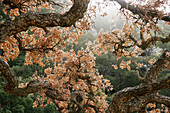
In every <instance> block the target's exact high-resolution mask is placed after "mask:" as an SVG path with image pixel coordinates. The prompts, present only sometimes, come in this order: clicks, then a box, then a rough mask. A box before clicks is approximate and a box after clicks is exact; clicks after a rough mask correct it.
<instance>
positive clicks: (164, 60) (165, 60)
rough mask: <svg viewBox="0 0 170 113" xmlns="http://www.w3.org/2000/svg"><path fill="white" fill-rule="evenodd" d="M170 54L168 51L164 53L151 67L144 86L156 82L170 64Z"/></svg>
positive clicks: (144, 80)
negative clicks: (169, 54)
mask: <svg viewBox="0 0 170 113" xmlns="http://www.w3.org/2000/svg"><path fill="white" fill-rule="evenodd" d="M168 52H169V51H168V50H166V51H164V53H163V54H162V55H161V56H160V57H159V59H158V60H157V61H156V62H155V63H154V64H153V65H152V66H151V68H150V69H149V70H148V72H147V73H146V75H145V77H144V79H143V81H142V82H143V84H151V83H153V82H156V80H157V77H158V75H159V73H160V72H161V71H163V69H164V68H165V64H170V63H169V62H170V57H169V56H168V55H167V53H168Z"/></svg>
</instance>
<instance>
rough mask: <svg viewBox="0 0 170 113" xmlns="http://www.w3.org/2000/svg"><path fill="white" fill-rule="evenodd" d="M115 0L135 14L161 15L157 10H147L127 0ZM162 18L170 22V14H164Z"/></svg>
mask: <svg viewBox="0 0 170 113" xmlns="http://www.w3.org/2000/svg"><path fill="white" fill-rule="evenodd" d="M113 1H116V2H118V3H119V4H120V5H121V8H125V9H127V10H129V11H131V12H132V13H133V14H138V15H143V16H145V15H148V16H151V17H152V18H154V17H158V16H159V15H160V14H159V13H158V12H157V11H155V10H149V11H147V10H145V9H141V8H140V7H139V6H135V5H132V4H130V3H127V2H126V1H125V0H113ZM161 19H162V20H164V21H167V22H170V16H169V15H164V16H163V17H162V18H161Z"/></svg>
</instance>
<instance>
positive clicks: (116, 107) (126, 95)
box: [107, 76, 170, 113]
mask: <svg viewBox="0 0 170 113" xmlns="http://www.w3.org/2000/svg"><path fill="white" fill-rule="evenodd" d="M165 88H170V76H169V77H168V78H167V79H165V80H162V81H160V82H157V83H152V84H149V85H144V86H143V85H140V86H136V87H129V88H125V89H123V90H121V91H119V92H117V93H116V94H115V95H114V97H113V99H112V102H111V104H110V106H109V108H108V110H107V113H128V112H129V106H130V104H132V103H130V101H132V102H133V101H134V99H135V98H138V97H141V96H145V95H147V94H150V93H153V92H155V91H158V90H160V89H165ZM128 103H129V104H128ZM127 104H128V105H127Z"/></svg>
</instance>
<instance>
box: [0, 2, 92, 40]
mask: <svg viewBox="0 0 170 113" xmlns="http://www.w3.org/2000/svg"><path fill="white" fill-rule="evenodd" d="M89 1H90V0H75V1H74V4H73V6H72V7H71V9H70V10H69V11H68V12H67V13H65V14H64V15H61V14H58V13H42V14H39V13H26V14H22V15H20V16H18V17H17V18H16V19H15V20H14V21H6V22H4V23H3V24H0V43H2V42H4V41H5V40H6V39H7V38H8V37H10V36H11V35H15V34H17V33H20V32H21V31H26V30H27V29H28V27H30V26H37V27H54V26H61V27H69V26H71V25H74V24H75V22H76V21H78V20H79V19H81V18H83V16H84V12H85V11H86V10H87V7H88V3H89Z"/></svg>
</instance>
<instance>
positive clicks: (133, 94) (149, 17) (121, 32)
mask: <svg viewBox="0 0 170 113" xmlns="http://www.w3.org/2000/svg"><path fill="white" fill-rule="evenodd" d="M89 2H90V1H89V0H74V1H72V2H69V3H68V4H72V6H71V8H70V9H68V11H64V12H61V13H56V12H55V13H49V12H47V13H39V11H40V10H41V8H46V9H49V10H53V7H52V5H58V6H60V7H63V5H62V4H60V3H56V2H54V1H51V0H42V1H41V0H37V1H34V0H27V1H26V0H20V1H17V0H2V1H1V4H3V6H4V9H3V12H4V13H5V14H9V16H10V17H9V18H10V19H6V20H5V21H2V22H1V24H0V29H1V31H0V43H1V49H3V52H4V53H3V55H1V60H0V74H1V76H3V77H4V78H5V79H6V84H5V85H4V91H6V92H8V93H10V94H12V95H15V96H21V97H24V96H26V95H28V94H32V93H36V92H38V93H39V95H37V100H36V101H35V102H34V103H33V105H34V107H36V106H38V105H39V106H41V107H45V106H46V104H45V103H50V102H53V103H54V104H55V105H56V107H57V110H58V111H59V112H105V110H106V109H107V107H108V106H109V107H108V109H107V111H106V112H109V113H114V112H115V113H127V112H145V110H146V106H147V104H148V103H152V102H155V103H162V104H165V105H166V106H168V107H170V104H169V103H170V98H169V97H167V96H162V95H156V94H155V91H158V90H160V89H164V88H169V85H170V77H168V78H166V79H163V80H161V81H157V78H158V75H159V73H160V72H161V71H163V70H164V68H166V67H168V68H169V67H170V63H169V61H170V57H169V56H170V53H169V50H168V49H167V50H165V51H164V52H163V54H162V55H161V56H160V57H159V58H158V60H156V61H155V62H154V63H153V65H151V66H150V67H149V70H148V71H147V72H146V74H145V75H144V77H143V78H142V77H141V76H140V75H139V74H138V72H137V76H138V78H139V79H140V80H141V85H139V86H135V87H128V88H125V89H123V90H120V91H119V92H117V93H115V95H114V96H113V99H112V102H111V103H110V105H108V103H107V102H106V101H105V99H106V97H107V95H106V94H105V93H104V92H103V90H105V88H106V87H108V86H110V82H109V80H107V79H104V78H103V76H102V75H100V74H99V73H98V70H97V69H96V68H95V65H96V64H95V57H94V54H97V55H101V54H103V53H108V50H110V51H111V52H112V53H115V54H116V58H117V62H118V60H119V58H120V57H122V56H125V57H135V56H138V55H140V54H141V53H142V52H143V50H146V49H147V48H149V47H152V45H154V44H156V42H162V43H167V42H169V41H170V35H169V33H168V34H166V35H163V34H162V32H161V31H160V29H159V27H158V26H157V24H158V21H159V20H163V21H166V22H167V24H169V21H170V16H169V15H168V14H167V13H166V12H165V10H164V9H163V10H161V8H160V7H163V6H165V7H166V6H167V1H159V0H154V1H143V0H142V1H138V2H137V1H136V3H135V2H134V3H132V2H131V3H128V2H126V1H124V0H114V2H116V3H118V4H120V6H121V11H122V14H124V15H125V19H126V21H125V22H126V23H124V25H123V27H122V28H121V29H114V30H113V31H112V32H110V33H109V32H100V33H99V35H98V38H97V40H96V41H95V42H96V43H95V44H94V46H93V44H92V42H88V43H87V47H86V48H85V49H83V48H82V49H81V50H78V51H77V52H75V51H74V50H73V49H70V50H66V51H65V49H66V47H67V46H69V45H73V44H75V45H76V44H77V40H78V39H79V38H80V37H81V36H82V34H83V33H84V32H86V31H87V30H90V29H91V25H92V24H93V18H94V16H95V12H96V11H95V9H96V6H92V7H89V9H88V11H87V8H88V4H89ZM139 4H142V5H139ZM68 6H69V5H68ZM66 10H67V9H66ZM85 12H86V13H85ZM103 16H104V15H103ZM3 18H5V16H4V17H3ZM135 31H136V32H135ZM91 48H92V49H93V51H91ZM21 51H24V52H26V53H25V63H24V64H25V65H29V64H33V63H37V64H38V65H40V66H45V64H48V63H52V64H53V66H51V67H48V68H46V69H45V70H44V74H43V75H40V74H39V73H37V72H36V73H34V74H33V78H32V80H31V81H29V82H27V83H25V84H23V83H22V84H19V86H18V81H17V80H16V77H15V76H14V74H13V73H12V72H11V70H10V67H9V65H8V63H7V61H8V60H10V59H12V60H14V59H16V58H17V57H18V55H19V54H20V52H21ZM45 57H46V58H45ZM44 60H45V61H46V63H44V62H43V61H44ZM152 62H153V61H151V63H152ZM118 64H119V66H118ZM130 64H131V61H130V60H128V61H124V60H122V61H120V63H117V64H115V65H113V67H114V68H115V69H117V68H118V67H120V68H122V69H124V68H127V69H128V70H131V67H130V66H129V65H130ZM136 65H137V67H140V65H141V64H139V63H137V64H136ZM19 82H20V81H19ZM110 87H111V86H110ZM111 89H112V87H111ZM19 106H20V107H19ZM18 108H19V109H18ZM15 110H18V111H19V112H23V110H24V107H21V105H18V106H16V107H15ZM9 112H10V111H9Z"/></svg>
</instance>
